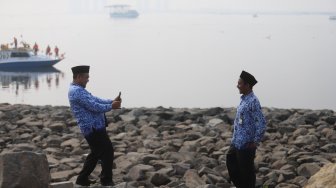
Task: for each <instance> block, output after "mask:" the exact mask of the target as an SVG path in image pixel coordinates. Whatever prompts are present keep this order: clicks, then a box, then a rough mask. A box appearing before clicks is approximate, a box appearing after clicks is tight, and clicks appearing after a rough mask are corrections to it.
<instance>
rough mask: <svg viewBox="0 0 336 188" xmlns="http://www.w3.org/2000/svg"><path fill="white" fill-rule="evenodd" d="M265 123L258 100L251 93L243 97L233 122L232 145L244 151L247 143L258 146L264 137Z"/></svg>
mask: <svg viewBox="0 0 336 188" xmlns="http://www.w3.org/2000/svg"><path fill="white" fill-rule="evenodd" d="M265 129H266V121H265V118H264V115H263V114H262V111H261V106H260V103H259V100H258V98H257V97H256V96H255V95H254V93H253V92H251V93H249V94H248V95H243V96H242V97H241V101H240V104H239V106H238V107H237V114H236V118H235V121H234V132H233V138H232V144H233V145H234V146H235V147H236V148H237V149H245V148H246V144H247V143H251V142H254V143H256V144H258V143H259V142H260V141H261V139H262V137H263V136H264V133H265Z"/></svg>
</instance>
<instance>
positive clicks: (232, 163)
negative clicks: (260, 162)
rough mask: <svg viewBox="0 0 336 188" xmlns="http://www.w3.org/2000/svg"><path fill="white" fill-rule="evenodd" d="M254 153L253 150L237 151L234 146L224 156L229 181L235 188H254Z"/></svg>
mask: <svg viewBox="0 0 336 188" xmlns="http://www.w3.org/2000/svg"><path fill="white" fill-rule="evenodd" d="M255 152H256V150H255V149H242V150H238V149H236V148H235V147H234V146H231V147H230V149H229V151H228V153H227V155H226V166H227V168H228V171H229V176H230V180H231V181H232V182H233V184H234V185H235V186H236V187H237V188H254V187H255V182H256V174H255V168H254V158H255Z"/></svg>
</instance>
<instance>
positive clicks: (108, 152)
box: [77, 131, 114, 183]
mask: <svg viewBox="0 0 336 188" xmlns="http://www.w3.org/2000/svg"><path fill="white" fill-rule="evenodd" d="M85 139H86V140H87V142H88V144H89V146H90V150H91V152H90V154H89V155H88V156H87V157H86V159H85V163H84V166H83V169H82V170H81V171H80V173H79V175H78V177H77V181H79V182H81V181H86V180H88V177H89V175H90V174H91V173H92V171H93V170H94V169H95V167H96V165H97V162H98V160H99V159H100V160H101V166H102V171H101V174H100V181H101V182H102V183H110V182H112V175H113V174H112V166H113V158H114V149H113V146H112V142H111V140H110V138H109V136H108V135H107V133H106V131H99V132H98V131H96V132H94V133H93V134H91V135H90V136H89V137H86V138H85Z"/></svg>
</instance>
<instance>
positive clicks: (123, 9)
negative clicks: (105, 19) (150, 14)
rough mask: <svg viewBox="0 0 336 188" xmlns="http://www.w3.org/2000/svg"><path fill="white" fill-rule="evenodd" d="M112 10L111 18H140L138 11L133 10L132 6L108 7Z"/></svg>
mask: <svg viewBox="0 0 336 188" xmlns="http://www.w3.org/2000/svg"><path fill="white" fill-rule="evenodd" d="M106 7H108V8H110V17H111V18H137V17H138V16H139V13H138V11H136V10H134V9H132V8H131V6H130V5H124V4H120V5H108V6H106Z"/></svg>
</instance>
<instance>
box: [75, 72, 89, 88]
mask: <svg viewBox="0 0 336 188" xmlns="http://www.w3.org/2000/svg"><path fill="white" fill-rule="evenodd" d="M89 77H90V76H89V73H82V74H79V75H78V82H79V83H80V85H81V86H83V87H84V88H85V87H86V84H87V83H88V82H89Z"/></svg>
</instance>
